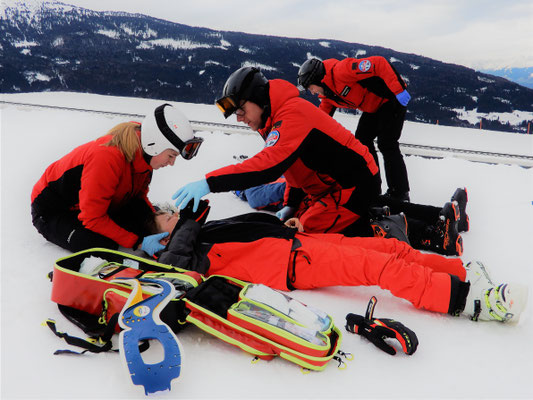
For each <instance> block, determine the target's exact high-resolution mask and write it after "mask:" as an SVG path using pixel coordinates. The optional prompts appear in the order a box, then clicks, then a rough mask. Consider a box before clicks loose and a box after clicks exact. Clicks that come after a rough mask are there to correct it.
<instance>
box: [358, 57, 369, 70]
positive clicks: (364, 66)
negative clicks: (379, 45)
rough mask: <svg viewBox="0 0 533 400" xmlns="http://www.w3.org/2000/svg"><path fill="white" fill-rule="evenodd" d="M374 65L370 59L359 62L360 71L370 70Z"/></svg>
mask: <svg viewBox="0 0 533 400" xmlns="http://www.w3.org/2000/svg"><path fill="white" fill-rule="evenodd" d="M370 67H372V63H371V62H370V60H363V61H361V62H359V71H361V72H368V70H369V69H370Z"/></svg>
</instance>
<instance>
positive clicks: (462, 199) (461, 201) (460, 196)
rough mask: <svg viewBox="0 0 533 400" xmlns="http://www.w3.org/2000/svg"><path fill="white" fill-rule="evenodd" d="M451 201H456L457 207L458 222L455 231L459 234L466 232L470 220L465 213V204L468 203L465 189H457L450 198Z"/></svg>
mask: <svg viewBox="0 0 533 400" xmlns="http://www.w3.org/2000/svg"><path fill="white" fill-rule="evenodd" d="M452 201H456V202H457V204H458V205H459V221H458V223H457V230H458V231H459V232H468V230H469V229H470V220H469V218H468V214H467V213H466V203H468V192H467V190H466V188H457V190H455V193H454V194H453V196H452Z"/></svg>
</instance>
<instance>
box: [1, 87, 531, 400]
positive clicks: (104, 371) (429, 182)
mask: <svg viewBox="0 0 533 400" xmlns="http://www.w3.org/2000/svg"><path fill="white" fill-rule="evenodd" d="M2 100H4V101H19V102H28V103H36V104H46V103H48V104H53V105H65V106H69V107H83V108H88V109H91V108H92V109H100V110H107V111H119V112H130V113H144V112H145V111H147V110H149V109H150V108H152V107H153V106H156V105H159V104H160V103H162V102H163V101H156V100H146V99H133V98H118V97H105V96H96V95H82V94H72V93H38V94H19V95H2ZM175 104H176V105H177V106H178V107H179V108H180V109H181V110H182V111H183V112H184V113H185V114H186V115H188V117H189V118H190V119H191V120H210V121H215V122H224V119H223V118H222V116H221V115H220V113H219V112H218V110H217V109H216V107H214V106H212V105H195V104H184V103H175ZM0 111H1V114H0V118H1V125H0V126H1V168H2V175H1V176H2V182H1V189H2V197H1V199H2V203H1V205H2V233H1V235H2V236H1V239H2V240H1V243H2V249H1V250H2V252H1V262H2V264H1V312H2V313H1V344H2V347H1V359H2V364H1V377H2V381H1V388H2V389H1V397H2V398H3V399H30V398H31V399H36V398H38V399H82V398H83V399H87V398H90V399H141V398H145V396H144V392H143V388H142V387H140V386H134V385H133V384H132V383H131V380H130V377H129V375H128V373H127V372H126V370H125V368H124V367H123V366H122V365H121V361H120V357H119V355H118V354H116V353H108V354H100V355H94V354H88V355H84V356H68V355H58V356H55V355H53V352H54V351H55V350H57V349H65V348H68V347H69V346H68V345H66V344H65V343H64V342H63V341H61V340H59V339H58V338H56V337H55V336H54V335H53V334H52V332H51V331H49V329H48V328H46V327H43V326H42V325H41V323H42V322H43V321H44V320H45V319H46V318H48V317H51V318H54V319H56V320H57V324H58V330H60V331H66V332H68V333H70V334H73V335H82V332H81V331H80V330H78V329H77V328H75V327H74V326H73V325H72V324H70V323H69V322H67V321H66V320H65V319H64V318H63V317H62V316H61V314H60V313H59V311H58V309H57V307H56V305H55V304H54V303H52V302H51V301H50V291H51V283H50V282H49V280H48V279H47V277H46V275H47V274H48V272H50V271H51V270H52V267H53V263H54V261H55V260H56V259H58V258H60V257H63V256H66V255H67V254H68V252H67V251H65V250H63V249H61V248H59V247H57V246H55V245H53V244H51V243H48V242H46V241H45V240H44V239H43V238H42V237H41V236H40V235H39V234H38V233H37V231H36V230H35V229H34V227H33V226H32V224H31V217H30V193H31V189H32V186H33V185H34V183H35V182H36V181H37V180H38V179H39V177H40V175H41V174H42V173H43V171H44V169H45V168H46V167H47V166H48V165H49V164H50V163H51V162H53V161H55V160H56V159H58V158H60V157H61V156H63V155H64V154H66V153H67V152H69V151H70V150H71V149H73V148H74V147H75V146H78V145H80V144H82V143H85V142H87V141H89V140H92V139H94V138H96V137H99V136H101V135H103V134H104V133H105V132H107V130H109V129H110V128H111V127H113V126H114V125H116V124H118V123H120V122H123V121H128V120H131V118H128V117H125V116H110V115H104V114H94V113H83V112H76V111H65V110H58V109H39V108H28V107H23V106H14V105H9V104H1V103H0ZM338 118H339V120H341V122H342V123H343V124H344V125H345V126H346V127H347V128H348V129H350V130H351V131H353V130H354V129H355V126H356V123H357V118H356V117H353V116H348V115H340V114H339V116H338ZM229 122H230V123H231V122H234V121H232V120H231V119H230V120H229ZM199 134H200V135H201V136H203V137H204V138H205V139H206V140H205V143H204V145H203V147H202V149H201V151H200V154H199V156H198V157H196V158H195V159H193V160H190V161H185V160H183V159H178V160H177V162H176V164H175V166H174V167H168V168H164V169H162V170H159V171H156V172H155V174H154V179H153V181H152V184H151V191H150V198H151V200H152V201H154V202H164V201H169V200H170V197H171V196H172V194H173V193H174V192H175V191H176V190H177V189H178V188H179V187H181V186H182V185H184V184H186V183H188V182H190V181H193V180H197V179H199V178H202V177H203V175H204V174H205V173H206V172H208V171H210V170H212V169H214V168H218V167H222V166H224V165H227V164H229V163H234V162H235V159H234V158H233V156H235V155H237V156H238V155H248V156H252V155H253V154H254V153H256V152H257V151H259V150H260V149H261V148H262V146H263V144H262V141H261V139H260V138H259V137H258V136H257V135H255V134H232V135H226V134H223V133H221V132H217V131H203V132H200V133H199ZM402 139H405V140H406V141H408V142H412V143H420V144H425V143H429V144H435V145H442V144H446V145H448V146H449V147H455V146H457V147H461V146H463V147H470V148H479V149H485V150H486V149H490V150H492V151H496V152H504V151H507V152H513V151H514V152H516V154H523V153H525V154H529V155H531V154H533V151H532V150H533V146H532V143H533V142H532V140H531V139H532V137H531V136H529V137H525V135H518V134H501V133H496V132H488V131H479V130H468V129H460V128H450V127H442V126H435V125H424V124H417V123H410V122H407V123H406V125H405V128H404V135H403V137H402ZM406 163H407V167H408V171H409V177H410V182H411V187H412V191H411V198H412V201H414V202H420V203H429V204H434V205H442V204H444V203H445V202H446V201H449V199H450V196H451V195H452V193H453V192H454V190H455V189H456V188H457V187H460V186H466V187H467V188H468V194H469V204H468V208H467V211H468V214H469V216H470V222H471V230H470V232H468V233H465V234H464V235H463V238H464V248H465V253H464V257H463V259H464V260H465V261H468V260H473V259H479V260H481V261H483V262H484V263H485V264H486V265H487V266H488V268H489V269H490V271H491V272H492V277H493V279H494V280H495V281H496V282H511V281H514V282H520V283H523V284H525V285H528V286H529V287H530V288H531V287H532V285H533V277H532V261H531V248H532V245H533V223H532V222H533V218H532V217H533V204H532V200H533V169H531V168H530V169H527V168H522V167H519V166H516V165H501V164H495V165H494V164H492V165H491V164H482V163H475V162H470V161H466V160H461V159H457V158H453V157H448V158H443V159H429V158H422V157H415V156H410V157H406ZM207 197H208V198H209V199H210V201H211V204H212V211H211V214H210V216H209V217H210V219H217V218H222V217H227V216H231V215H236V214H240V213H244V212H249V211H251V210H250V208H249V206H248V205H247V204H246V203H245V202H243V201H241V200H240V199H238V198H237V197H235V196H234V195H232V194H231V193H220V194H210V195H208V196H207ZM372 295H376V296H377V298H378V304H377V307H376V310H375V316H376V317H388V318H394V319H396V320H398V321H401V322H402V323H403V324H405V325H406V326H407V327H409V328H411V329H412V330H413V331H415V332H416V334H417V335H418V338H419V341H420V345H419V347H418V350H417V352H416V353H415V354H414V355H412V356H406V355H405V354H403V353H399V354H397V355H396V356H394V357H392V356H390V355H388V354H386V353H384V352H382V351H380V350H378V349H377V348H376V347H374V346H373V345H372V344H370V343H369V342H368V341H366V340H365V339H363V338H361V337H359V336H356V335H352V334H350V333H348V332H345V330H344V328H343V325H344V321H345V316H346V314H348V313H350V312H352V313H357V314H363V313H364V311H365V308H366V304H367V302H368V300H369V298H370V297H371V296H372ZM291 296H293V297H294V298H296V299H298V300H299V301H301V302H303V303H306V304H309V305H311V306H313V307H315V308H318V309H320V310H323V311H325V312H327V313H328V314H330V315H331V316H332V317H333V318H334V320H335V322H336V324H337V325H338V326H340V327H341V329H342V331H343V334H344V338H343V343H342V346H341V348H342V350H344V351H346V352H350V353H352V354H353V355H354V360H353V361H350V362H348V363H347V364H348V367H347V369H346V370H339V369H337V365H336V363H335V362H332V363H331V364H329V365H328V366H327V368H326V369H325V370H324V371H322V372H311V373H309V374H303V373H302V372H301V370H300V368H299V367H297V366H296V365H295V364H292V363H290V362H288V361H285V360H282V359H274V360H272V361H259V362H258V363H254V364H252V363H251V361H252V357H251V356H250V355H249V354H247V353H245V352H243V351H240V350H238V349H237V348H235V347H233V346H230V345H228V344H226V343H224V342H222V341H220V340H218V339H216V338H214V337H212V336H210V335H208V334H206V333H204V332H202V331H200V330H199V329H197V328H195V327H193V326H190V327H188V328H187V329H186V330H185V331H184V332H182V333H180V334H179V335H178V337H179V339H180V341H181V343H182V345H183V348H184V361H183V366H182V375H181V376H180V378H179V379H178V380H176V381H174V382H173V384H172V391H171V392H161V393H158V394H156V395H154V396H152V397H154V398H155V397H157V398H160V399H171V398H179V399H214V398H227V399H230V398H231V399H259V398H261V399H262V398H286V399H301V398H314V399H319V398H320V399H322V398H335V399H340V398H380V399H383V398H409V399H427V398H480V399H481V398H483V399H486V398H524V399H525V398H533V383H532V379H531V377H532V372H531V371H533V350H532V349H533V346H532V345H531V339H532V338H533V318H532V312H533V311H532V310H533V308H532V305H531V300H529V304H528V307H527V309H526V311H525V312H524V314H523V315H522V318H521V320H520V322H519V323H518V324H515V325H504V324H500V323H496V322H479V323H475V322H472V321H470V320H468V319H467V318H464V317H451V316H447V315H441V314H436V313H431V312H427V311H421V310H416V309H415V308H414V307H413V306H412V305H411V304H410V303H408V302H407V301H405V300H402V299H398V298H395V297H393V296H392V295H391V294H390V293H389V292H388V291H384V290H381V289H379V288H377V287H330V288H324V289H319V290H313V291H295V292H292V293H291ZM530 298H531V296H530ZM115 340H116V339H115ZM154 362H155V361H154Z"/></svg>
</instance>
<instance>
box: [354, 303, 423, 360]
mask: <svg viewBox="0 0 533 400" xmlns="http://www.w3.org/2000/svg"><path fill="white" fill-rule="evenodd" d="M376 302H377V299H376V298H375V297H372V299H370V302H369V304H368V308H367V313H366V316H365V317H363V316H362V315H357V314H351V313H350V314H348V315H347V316H346V330H347V331H348V332H351V333H357V334H358V335H361V336H363V337H365V338H367V339H368V340H369V341H370V342H372V343H373V344H374V345H375V346H376V347H378V348H379V349H381V350H383V351H384V352H385V353H388V354H390V355H391V356H393V355H395V354H396V349H395V348H394V347H392V346H391V345H389V344H387V342H385V339H386V338H393V339H397V340H398V342H400V344H401V345H402V349H403V352H404V353H405V354H407V355H412V354H413V353H414V352H415V351H416V349H417V347H418V338H417V337H416V334H415V333H414V332H413V331H412V330H410V329H409V328H407V327H406V326H405V325H403V324H402V323H401V322H398V321H394V320H393V319H388V318H381V319H377V318H376V319H374V318H373V316H372V314H373V311H374V305H375V304H376Z"/></svg>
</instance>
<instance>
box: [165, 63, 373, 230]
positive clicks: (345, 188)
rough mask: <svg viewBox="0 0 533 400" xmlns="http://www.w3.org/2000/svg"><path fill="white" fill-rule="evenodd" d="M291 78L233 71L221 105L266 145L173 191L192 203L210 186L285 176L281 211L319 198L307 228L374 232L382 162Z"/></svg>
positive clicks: (243, 185)
mask: <svg viewBox="0 0 533 400" xmlns="http://www.w3.org/2000/svg"><path fill="white" fill-rule="evenodd" d="M299 94H300V93H299V91H298V89H297V88H296V86H294V85H292V84H291V83H289V82H287V81H285V80H281V79H273V80H267V79H266V78H265V76H264V75H263V74H262V73H261V72H260V71H259V69H257V68H254V67H243V68H240V69H238V70H237V71H235V72H234V73H232V74H231V76H230V77H229V78H228V80H227V82H226V84H225V86H224V89H223V93H222V97H221V98H220V99H219V100H217V102H216V104H217V106H218V107H219V108H220V110H221V111H222V112H223V113H224V116H225V117H226V118H227V117H229V116H230V115H232V114H236V116H237V121H239V122H244V123H245V124H247V125H248V126H249V127H250V128H252V129H253V130H256V131H258V132H259V134H260V135H261V136H262V138H263V139H264V140H265V148H264V149H263V150H262V151H260V152H259V153H258V154H256V155H255V156H254V157H251V158H249V159H247V160H245V161H243V162H242V163H240V164H236V165H229V166H227V167H224V168H220V169H217V170H215V171H212V172H210V173H208V174H207V175H206V177H205V179H202V180H200V181H198V182H193V183H189V184H188V185H186V186H184V187H182V188H181V189H179V190H178V191H177V192H176V193H175V194H174V196H173V199H176V206H178V207H179V208H183V207H185V206H186V205H187V204H188V203H189V201H190V200H192V199H194V210H195V211H196V208H197V206H198V203H199V201H200V198H201V197H203V196H205V195H206V194H208V193H210V192H226V191H230V190H243V189H247V188H250V187H253V186H258V185H260V184H264V183H268V182H272V181H274V180H276V179H277V178H279V177H280V176H281V175H283V176H284V177H285V179H286V182H287V191H286V193H285V201H284V205H285V207H283V208H282V209H281V210H280V211H279V212H278V214H277V215H278V217H279V218H280V219H282V220H287V219H289V218H290V217H292V216H293V215H294V213H295V212H296V209H297V207H298V206H299V205H300V203H301V200H302V199H303V198H304V197H305V196H307V197H308V198H310V199H311V201H310V202H307V204H306V208H305V209H300V210H299V214H298V217H299V218H300V221H301V223H302V224H303V227H304V229H305V231H306V232H345V233H346V229H347V228H348V227H350V230H353V231H354V232H356V233H354V234H358V235H361V234H365V235H371V232H369V231H368V229H369V224H368V221H366V217H367V212H368V207H369V204H370V203H371V202H372V201H373V199H374V197H375V196H376V195H377V193H378V184H377V179H376V178H377V175H378V167H377V165H376V163H375V161H374V158H373V157H372V154H370V152H369V151H368V149H367V147H366V146H364V145H363V144H361V143H360V142H359V141H358V140H357V139H355V137H354V136H353V134H351V132H350V131H348V130H347V129H345V128H344V127H343V126H342V125H340V124H339V123H338V122H337V121H335V120H334V119H333V118H331V117H330V116H329V115H327V114H325V113H323V112H322V111H320V110H319V109H318V108H316V107H315V106H314V105H313V104H312V103H310V102H308V101H307V100H304V99H302V98H301V97H300V96H299Z"/></svg>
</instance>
